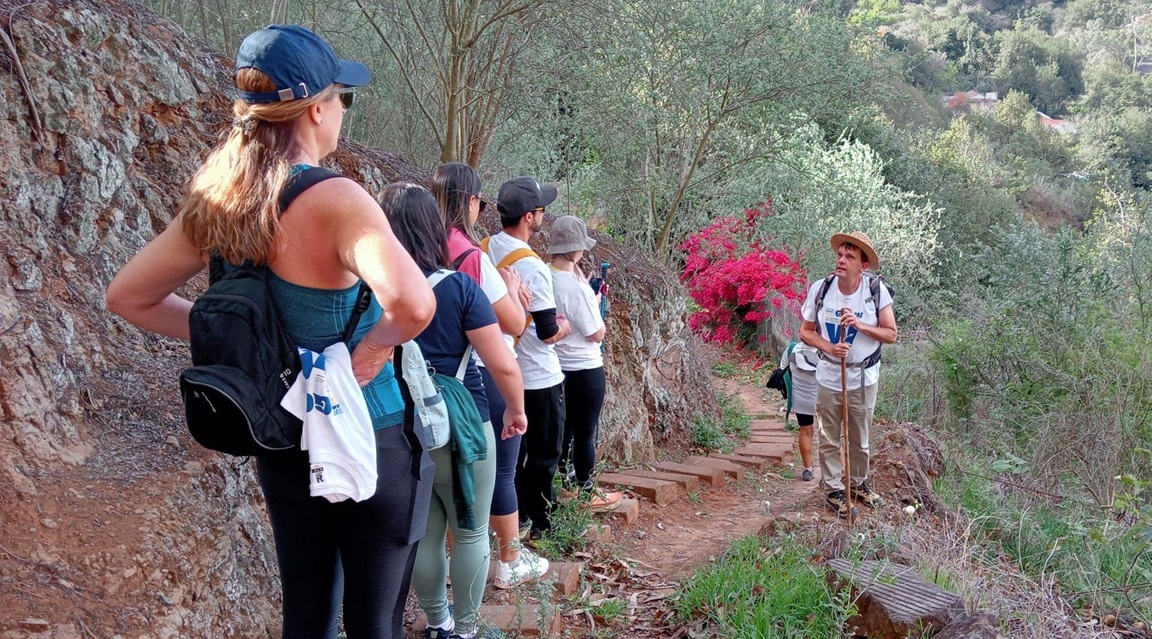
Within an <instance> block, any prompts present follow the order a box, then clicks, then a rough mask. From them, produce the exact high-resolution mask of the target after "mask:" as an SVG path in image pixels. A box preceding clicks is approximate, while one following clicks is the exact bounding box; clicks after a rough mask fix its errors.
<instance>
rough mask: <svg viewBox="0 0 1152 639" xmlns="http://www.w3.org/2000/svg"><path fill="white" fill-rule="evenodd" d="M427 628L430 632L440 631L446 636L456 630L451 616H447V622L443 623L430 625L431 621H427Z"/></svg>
mask: <svg viewBox="0 0 1152 639" xmlns="http://www.w3.org/2000/svg"><path fill="white" fill-rule="evenodd" d="M428 628H429V629H430V630H441V631H443V632H445V633H447V634H451V633H452V631H453V630H455V629H456V621H455V620H453V619H452V615H448V621H445V622H443V623H432V621H431V620H429V621H428Z"/></svg>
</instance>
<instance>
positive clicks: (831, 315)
mask: <svg viewBox="0 0 1152 639" xmlns="http://www.w3.org/2000/svg"><path fill="white" fill-rule="evenodd" d="M870 277H871V276H869V275H868V274H867V273H865V274H864V275H862V276H861V277H860V286H859V287H857V288H856V290H855V291H853V292H852V293H849V294H848V295H844V294H842V293H841V292H840V283H839V278H833V280H832V285H831V286H829V287H828V292H827V293H825V294H824V304H823V306H822V307H821V308H819V309H817V308H816V296H817V295H818V294H819V293H820V288H821V287H822V286H823V285H824V280H822V279H820V280H816V281H815V282H814V283H813V284H812V285H811V286H809V287H808V297H807V298H806V299H805V300H804V306H803V308H802V309H801V310H800V315H801V316H802V317H803V318H804V321H806V322H815V323H816V327H817V329H818V330H819V331H820V335H821V336H823V337H824V339H826V340H828V341H829V342H832V343H833V344H836V343H838V342H839V341H840V330H841V326H840V313H841V309H844V308H849V309H852V311H853V312H854V313H856V317H858V318H860V322H861V323H862V324H867V325H868V326H877V325H879V312H880V309H882V308H884V307H885V306H889V305H891V304H892V294H891V293H889V292H888V287H886V286H884V285H881V286H880V299H879V303H878V304H875V303H873V302H867V303H865V301H866V300H867V299H868V280H869V278H870ZM844 339H845V341H846V342H848V343H849V344H851V345H852V348H851V349H850V350H849V351H848V363H849V364H852V363H854V362H862V361H864V360H865V359H867V358H868V356H869V355H871V354H872V353H873V352H874V351H875V350H876V348H877V347H878V346H880V342H877V341H876V340H874V339H872V338H871V337H868V336H867V335H864V334H863V333H859V332H857V331H856V329H852V328H850V329H848V332H847V333H846V334H845V336H844ZM860 373H861V369H860V368H851V367H850V368H849V369H848V385H847V386H848V390H855V389H858V388H860ZM863 373H864V385H865V386H872V385H873V384H876V383H877V382H879V381H880V364H879V363H877V364H876V365H875V366H873V367H872V368H868V369H864V370H863ZM816 383H818V384H820V385H821V386H823V387H824V388H831V389H833V390H840V363H839V361H828V360H826V359H824V358H823V357H822V358H820V363H819V364H818V365H817V366H816Z"/></svg>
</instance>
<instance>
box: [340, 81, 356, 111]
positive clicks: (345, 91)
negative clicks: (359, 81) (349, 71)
mask: <svg viewBox="0 0 1152 639" xmlns="http://www.w3.org/2000/svg"><path fill="white" fill-rule="evenodd" d="M336 95H338V96H340V104H341V105H342V106H343V107H344V110H345V111H347V110H348V109H351V108H352V105H353V104H355V102H356V87H344V88H342V89H336Z"/></svg>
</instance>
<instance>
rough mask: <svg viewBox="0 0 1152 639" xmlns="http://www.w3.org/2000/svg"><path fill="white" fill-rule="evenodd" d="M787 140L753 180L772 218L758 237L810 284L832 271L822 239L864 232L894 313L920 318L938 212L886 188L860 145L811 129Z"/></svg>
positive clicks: (933, 269) (927, 296) (934, 277)
mask: <svg viewBox="0 0 1152 639" xmlns="http://www.w3.org/2000/svg"><path fill="white" fill-rule="evenodd" d="M788 141H789V142H790V144H788V145H787V146H786V148H785V150H784V151H783V152H782V153H781V154H780V155H779V156H778V157H776V158H774V159H773V160H772V161H771V162H770V163H769V165H768V166H766V167H765V171H764V172H763V173H762V174H761V176H760V178H761V179H763V184H764V186H765V187H766V188H768V189H770V193H771V198H772V200H771V210H772V215H768V216H762V217H761V218H759V219H758V223H759V228H758V230H759V232H760V233H762V234H763V235H764V237H766V238H771V239H774V240H775V242H776V243H778V244H780V245H783V246H785V247H788V248H790V249H792V250H793V251H794V252H795V253H796V254H797V255H798V256H799V259H800V263H801V264H802V265H803V267H804V270H805V271H807V272H808V273H809V274H810V275H811V276H812V278H813V279H815V278H817V277H823V276H824V275H827V274H828V273H831V272H832V266H833V261H834V255H833V253H832V249H831V247H830V246H829V244H828V238H829V237H831V236H832V235H833V234H835V233H840V232H846V231H852V230H861V231H864V232H865V233H867V234H868V235H869V237H871V238H872V241H873V242H874V243H875V245H876V250H877V253H878V254H879V256H880V270H879V272H880V273H882V274H883V275H884V276H885V277H886V278H888V279H889V280H890V281H891V282H893V284H894V285H896V286H898V287H899V289H900V291H901V305H900V307H901V312H902V313H904V314H912V315H921V314H922V313H923V311H925V310H926V309H927V308H928V307H930V306H931V305H933V304H934V303H935V302H937V301H938V299H939V292H938V291H937V290H936V287H937V285H938V284H939V281H940V278H939V277H938V271H937V267H938V265H939V260H940V258H939V256H940V254H941V253H943V252H944V250H945V247H941V246H940V243H939V239H938V238H939V236H940V234H941V226H942V220H941V209H940V208H939V207H938V206H936V205H935V204H934V203H933V202H931V201H929V200H928V199H927V198H925V197H923V196H921V195H918V194H916V193H913V192H910V191H905V190H903V189H900V188H899V187H896V186H893V185H891V184H889V183H888V181H887V180H886V178H885V176H884V168H885V167H884V162H883V160H882V159H881V158H880V157H879V155H877V153H876V152H875V151H874V150H873V149H872V148H871V147H870V146H868V145H867V144H864V143H862V142H859V141H855V140H848V139H841V140H838V141H834V142H830V143H829V142H825V141H824V140H823V139H822V134H821V131H820V129H819V127H817V126H815V125H813V124H808V125H805V126H803V127H802V128H800V129H799V130H798V131H796V132H795V133H794V134H793V136H792V137H791V139H789V140H788Z"/></svg>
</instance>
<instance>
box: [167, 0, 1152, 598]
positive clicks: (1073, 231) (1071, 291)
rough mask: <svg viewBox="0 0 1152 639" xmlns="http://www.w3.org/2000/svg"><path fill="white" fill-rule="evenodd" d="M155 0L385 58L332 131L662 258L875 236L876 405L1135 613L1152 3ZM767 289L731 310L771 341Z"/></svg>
mask: <svg viewBox="0 0 1152 639" xmlns="http://www.w3.org/2000/svg"><path fill="white" fill-rule="evenodd" d="M147 4H149V5H151V6H152V7H153V8H154V9H157V10H159V11H161V12H165V13H166V14H167V15H169V16H171V17H173V18H174V19H176V20H178V21H180V22H181V23H182V24H183V25H184V26H185V28H186V29H187V30H188V31H189V32H190V33H192V34H194V35H197V36H199V37H202V38H203V39H205V40H207V41H209V42H211V43H213V44H214V45H216V46H218V47H220V48H221V50H223V51H228V52H230V51H233V50H234V49H235V46H236V45H237V43H238V38H239V37H242V34H244V33H246V32H247V31H248V30H250V29H251V28H254V27H256V26H259V25H260V24H261V23H263V22H265V21H267V19H268V18H269V17H271V18H272V19H273V20H287V21H294V22H302V23H305V24H309V25H311V26H313V27H315V28H317V29H318V30H319V31H321V32H322V33H324V34H325V35H327V36H328V37H330V38H331V39H332V40H333V41H334V42H336V44H337V48H338V49H339V50H340V52H341V54H342V55H345V56H349V57H357V58H360V59H364V60H366V61H368V62H369V63H370V64H371V66H372V67H373V70H374V72H375V74H376V80H375V82H374V83H373V85H372V86H371V87H369V88H367V89H366V90H365V91H364V93H365V94H366V95H365V96H363V97H364V98H365V99H363V100H362V101H360V102H359V105H360V106H358V107H357V111H356V112H355V113H354V116H353V117H352V118H351V125H350V129H349V131H348V133H349V134H350V135H351V136H352V137H353V138H355V139H357V140H358V141H361V142H364V143H366V144H368V145H369V146H375V147H380V148H386V149H389V150H393V151H396V152H400V153H402V154H405V155H406V156H408V157H410V158H412V159H413V160H414V161H415V162H417V163H419V164H422V165H425V166H433V165H435V164H436V163H438V162H440V161H443V160H448V159H463V160H467V161H469V162H471V163H473V164H475V165H477V166H478V167H479V168H480V170H481V172H482V173H483V174H484V175H485V176H486V177H487V180H486V182H487V186H486V188H487V191H488V192H489V193H492V192H494V189H495V186H496V185H497V184H498V183H499V182H501V181H502V180H503V179H505V178H506V177H509V176H511V175H516V174H524V173H527V174H533V175H536V176H538V177H540V178H541V179H547V180H553V181H556V182H558V183H560V184H561V185H562V188H561V193H562V199H561V202H560V203H559V204H558V205H557V207H556V210H557V211H564V212H572V213H575V214H579V215H582V216H584V217H587V218H590V219H593V220H595V222H596V223H597V224H598V225H599V226H600V228H601V229H602V230H606V231H607V232H609V233H611V234H612V235H614V236H615V237H617V238H618V239H620V240H621V241H622V242H623V243H624V244H625V245H627V246H629V247H631V248H632V249H633V250H636V251H644V252H648V253H651V254H654V255H657V256H659V257H660V258H661V259H663V260H664V261H665V262H666V263H667V264H668V265H669V268H671V269H677V270H679V269H680V268H682V267H683V262H684V259H685V256H684V253H683V251H682V249H681V247H682V245H683V243H684V241H685V240H687V239H689V238H690V237H693V236H694V235H695V234H697V233H699V232H701V230H702V229H705V227H708V226H709V225H710V224H713V223H714V220H716V219H717V218H720V217H724V216H730V217H731V218H732V219H733V220H735V221H736V222H738V223H741V224H744V222H746V224H744V226H743V227H742V230H741V233H742V235H741V236H740V238H741V239H740V240H739V241H738V242H737V241H733V243H732V244H731V246H729V245H723V246H724V250H725V251H727V252H728V253H730V254H731V255H730V259H733V260H736V259H743V258H744V257H746V256H748V255H752V254H753V253H755V255H758V256H768V255H777V254H783V255H785V256H786V258H787V259H788V260H790V261H791V262H795V263H796V264H798V265H799V266H800V267H801V268H802V269H803V271H804V272H805V273H806V275H807V277H808V278H809V279H812V278H815V277H820V276H822V275H824V274H825V273H826V272H827V270H828V269H829V267H830V257H829V252H828V250H827V246H826V241H827V239H826V238H827V237H828V236H829V235H830V234H831V233H832V232H834V231H839V230H843V229H850V228H859V229H863V230H865V231H867V232H868V233H869V234H870V235H871V236H872V238H873V239H874V240H875V241H876V244H877V246H878V248H879V252H880V255H881V257H882V260H883V264H882V272H883V274H884V275H885V276H886V277H887V278H888V280H889V281H890V282H891V283H892V284H893V286H894V287H895V289H896V291H897V294H896V299H897V317H898V320H899V322H900V324H901V327H902V333H901V335H902V338H901V345H900V346H899V347H897V348H895V349H892V354H891V356H889V355H887V354H886V360H885V361H886V369H885V373H884V377H885V383H884V389H883V390H882V392H881V407H880V412H881V413H882V414H883V415H884V416H887V417H888V418H890V419H893V420H899V421H915V422H919V423H921V424H923V425H925V426H926V427H929V428H931V429H932V430H933V431H934V432H935V433H936V434H937V435H938V436H939V437H940V438H941V439H942V440H943V441H945V442H946V444H947V446H948V449H949V451H950V455H951V458H950V461H949V463H948V465H947V466H948V469H949V472H948V473H947V474H946V475H945V476H944V477H943V478H941V479H940V480H939V486H938V487H937V488H938V490H939V491H940V492H942V493H943V494H944V495H945V496H946V497H947V498H948V500H950V502H951V503H952V504H953V505H955V506H958V507H962V508H963V509H964V510H965V511H966V513H967V514H968V515H969V516H970V517H971V518H972V521H973V522H976V525H975V526H974V527H973V532H974V534H975V535H976V541H977V543H980V544H986V545H987V546H988V547H990V548H997V549H998V550H999V551H1002V552H1003V553H1005V554H1006V555H1008V556H1009V557H1011V558H1012V560H1013V561H1015V562H1017V563H1018V564H1019V565H1020V566H1021V567H1022V568H1023V569H1024V570H1026V571H1028V572H1029V573H1030V574H1032V575H1033V576H1035V577H1036V578H1038V579H1040V580H1041V581H1042V582H1044V583H1049V584H1051V583H1058V584H1060V586H1059V591H1060V592H1061V593H1062V594H1063V595H1064V596H1066V597H1067V598H1068V599H1069V601H1072V602H1073V603H1085V604H1087V603H1092V604H1095V605H1097V606H1098V607H1099V608H1103V609H1113V608H1115V609H1122V610H1125V611H1128V612H1127V613H1126V614H1135V615H1137V616H1142V617H1143V618H1144V619H1145V620H1148V619H1149V617H1152V599H1150V597H1149V593H1152V552H1149V543H1150V541H1152V502H1150V501H1149V495H1152V484H1149V480H1152V453H1149V450H1148V449H1149V447H1150V446H1152V423H1150V418H1152V417H1150V416H1152V362H1150V361H1149V359H1150V358H1152V355H1150V354H1149V353H1150V352H1152V351H1150V348H1149V346H1150V344H1149V341H1150V340H1149V329H1150V323H1152V224H1150V220H1149V215H1150V213H1152V200H1150V199H1149V192H1148V189H1149V188H1150V187H1152V2H1149V0H1069V1H1067V2H1036V1H1031V0H1025V1H1019V0H983V1H980V2H977V1H975V0H949V1H941V0H925V1H923V2H916V3H911V2H907V3H905V2H899V1H897V0H858V1H854V0H839V1H826V2H821V1H820V0H817V1H815V2H810V3H807V4H805V5H802V6H798V5H797V4H796V3H794V2H790V1H787V0H704V1H702V2H698V1H689V0H668V1H659V2H656V1H653V0H485V1H481V2H471V3H463V2H457V1H446V2H442V3H408V2H399V1H395V2H392V1H388V0H351V1H347V0H340V1H329V2H323V3H321V2H312V1H304V0H301V1H298V2H297V1H292V2H286V1H283V0H270V1H264V2H261V1H250V2H246V3H243V4H241V3H231V2H228V1H223V2H212V3H209V2H206V1H205V0H201V1H200V2H196V3H184V2H172V1H168V0H152V1H150V2H148V3H147ZM745 211H754V212H755V215H748V216H746V215H745V213H744V212H745ZM742 221H744V222H742ZM768 249H771V250H768ZM767 259H768V258H767V257H764V260H767ZM777 266H778V264H768V263H767V262H766V261H762V262H761V263H759V265H758V264H757V263H756V262H755V260H752V261H750V262H748V263H747V264H746V267H747V269H748V272H749V273H751V274H754V273H757V272H761V271H763V270H764V269H768V270H772V269H775V268H777ZM758 269H760V270H759V271H758ZM761 275H762V273H761ZM759 281H761V282H766V281H770V278H767V279H765V278H763V277H761V279H760V280H759ZM759 286H760V288H758V289H757V290H755V291H751V292H748V293H747V294H746V296H745V298H740V299H737V298H736V297H732V298H731V299H728V300H727V301H726V302H724V303H728V304H730V306H731V308H729V309H728V311H729V315H732V316H733V317H734V318H735V319H734V320H733V321H735V322H737V323H738V324H739V323H740V322H744V321H753V324H755V320H758V319H759V318H760V315H761V314H765V313H766V314H767V315H769V316H772V325H773V327H774V329H773V330H774V332H775V333H774V334H775V335H776V336H777V337H779V336H783V337H784V338H785V339H787V338H788V337H789V336H790V333H789V331H790V330H791V328H794V325H795V305H794V303H792V304H789V303H786V302H788V301H792V302H794V300H787V299H785V300H783V301H782V300H781V299H780V296H778V295H776V293H774V292H773V291H772V290H768V289H769V288H770V287H771V285H770V284H769V283H764V284H761V285H759ZM733 295H734V296H735V295H736V293H733ZM773 300H776V301H775V302H773ZM770 302H772V303H770ZM703 310H704V311H708V310H709V309H707V308H704V309H703ZM733 311H735V313H733ZM748 312H755V313H757V314H756V315H753V316H752V317H748V316H747V313H748ZM726 317H727V316H726ZM737 328H739V327H737ZM757 334H759V335H763V334H764V333H763V332H762V331H760V332H758V331H757V330H756V327H755V326H752V328H751V330H746V331H740V330H731V331H724V332H723V336H725V337H726V338H727V337H730V336H740V335H744V336H746V337H750V336H754V335H757ZM713 336H715V335H713ZM772 343H773V342H772V341H771V340H770V341H768V342H767V344H772ZM749 346H752V347H756V346H758V344H756V343H755V341H754V340H753V342H752V343H751V344H749ZM768 356H769V357H772V355H771V354H769V355H768Z"/></svg>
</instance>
